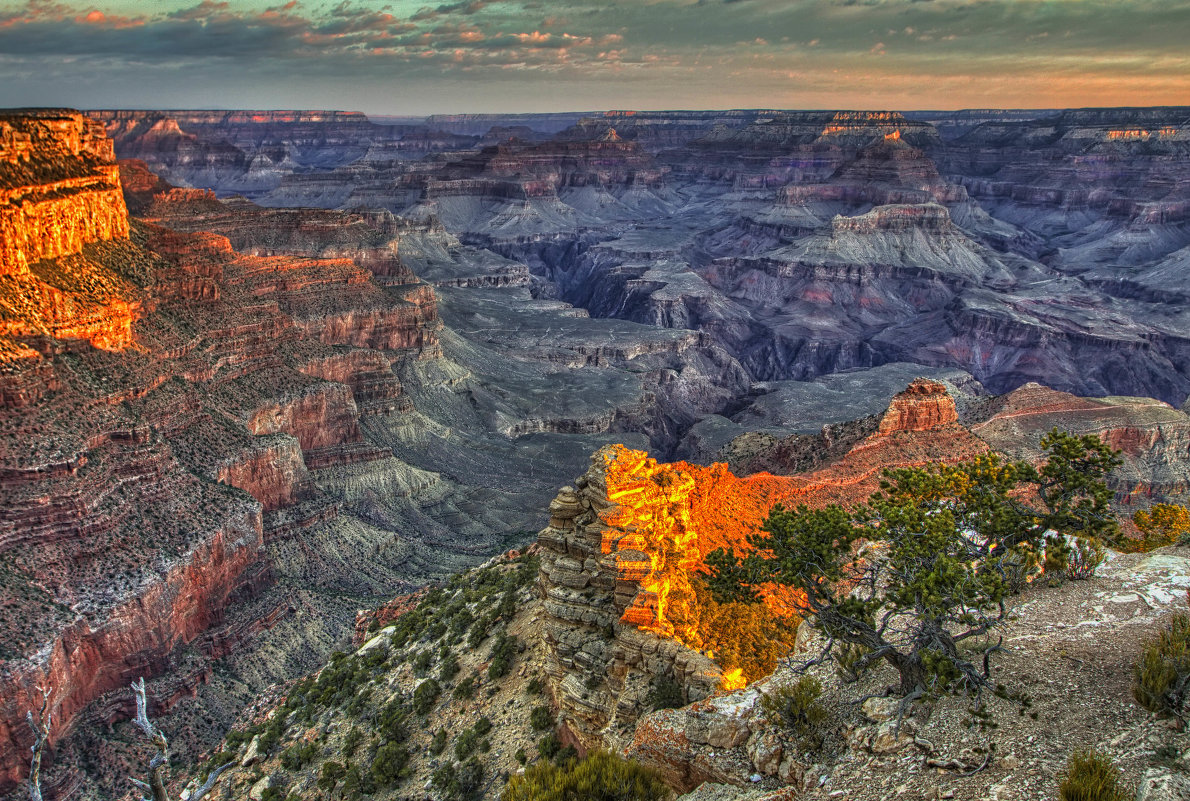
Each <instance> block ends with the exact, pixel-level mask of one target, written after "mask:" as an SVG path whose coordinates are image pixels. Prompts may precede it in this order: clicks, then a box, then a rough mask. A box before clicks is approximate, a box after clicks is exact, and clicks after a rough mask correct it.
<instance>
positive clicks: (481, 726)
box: [471, 715, 492, 737]
mask: <svg viewBox="0 0 1190 801" xmlns="http://www.w3.org/2000/svg"><path fill="white" fill-rule="evenodd" d="M471 728H472V729H474V730H475V733H476V734H478V735H479V736H480V737H482V736H483V735H485V734H487V733H488V732H490V731H491V730H492V720H491V718H489V717H487V716H486V715H485V716H484V717H482V718H480V719H479V720H477V721H475V725H474V726H472V727H471Z"/></svg>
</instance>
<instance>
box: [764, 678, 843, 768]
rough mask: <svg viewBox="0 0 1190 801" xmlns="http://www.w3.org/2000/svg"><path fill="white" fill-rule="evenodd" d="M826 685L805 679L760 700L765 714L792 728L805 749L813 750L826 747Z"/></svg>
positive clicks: (783, 687) (770, 693) (780, 688)
mask: <svg viewBox="0 0 1190 801" xmlns="http://www.w3.org/2000/svg"><path fill="white" fill-rule="evenodd" d="M821 695H822V683H821V682H819V681H818V679H816V678H814V677H813V676H802V677H800V678H799V679H798V680H797V681H796V682H794V683H793V684H786V685H784V686H782V687H778V688H776V689H774V690H773V691H772V692H769V693H766V694H765V695H764V696H763V697H762V698H761V700H760V703H761V706H762V707H764V711H765V712H767V713H769V715H770V716H772V717H773V718H775V719H777V720H778V721H780V722H781V723H783V724H785V725H786V726H787V727H789V728H790V729H791V730H792V731H793V732H794V734H796V735H797V737H798V740H799V742H801V744H802V747H803V748H806V749H810V750H813V749H815V748H817V747H818V746H820V745H821V744H822V733H821V727H822V723H823V722H824V721H825V720H826V719H827V716H828V713H827V711H826V708H825V707H823V705H822V703H821V701H820V700H819V697H820V696H821Z"/></svg>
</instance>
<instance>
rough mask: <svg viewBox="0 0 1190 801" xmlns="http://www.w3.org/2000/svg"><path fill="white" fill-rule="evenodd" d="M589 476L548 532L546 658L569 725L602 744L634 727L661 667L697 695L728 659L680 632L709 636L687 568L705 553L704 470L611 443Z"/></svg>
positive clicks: (561, 497) (557, 509) (541, 537)
mask: <svg viewBox="0 0 1190 801" xmlns="http://www.w3.org/2000/svg"><path fill="white" fill-rule="evenodd" d="M655 477H656V478H657V481H656V482H655V481H654V478H655ZM577 484H578V485H579V486H578V489H575V488H572V487H566V488H563V489H562V491H561V492H559V493H558V497H557V498H555V499H554V501H553V502H552V503H551V504H550V524H549V526H548V527H547V528H546V529H544V530H543V531H542V532H540V533H539V534H538V540H537V541H538V543H539V544H540V545H541V547H542V552H541V560H542V561H541V587H542V591H543V593H544V595H545V609H546V614H547V623H546V629H545V639H546V643H547V647H548V650H549V653H550V655H551V657H552V659H550V660H549V661H548V662H547V665H546V670H547V672H548V674H549V676H550V678H551V679H552V686H553V688H554V696H555V700H556V701H557V702H558V704H559V706H560V707H561V708H562V710H563V725H564V726H565V727H566V728H567V730H568V731H569V732H570V734H571V735H572V736H573V737H574V738H575V739H576V740H577V741H578V742H579V743H581V744H582V746H583V747H584V748H595V747H601V746H602V745H604V744H612V743H616V742H618V740H619V739H621V738H623V737H625V736H627V735H628V734H629V732H631V730H632V727H633V724H634V723H635V720H636V717H637V715H639V714H640V710H641V709H643V708H644V706H645V703H644V699H645V696H646V695H647V694H648V693H649V691H650V689H651V687H652V684H653V681H654V680H655V679H657V678H660V677H666V676H668V677H672V678H673V679H674V680H676V681H678V682H680V683H681V684H682V685H683V687H684V692H685V694H686V695H687V696H688V697H689V699H690V700H697V699H699V698H705V697H706V696H708V695H710V694H711V693H712V692H714V691H716V690H717V689H718V687H719V684H720V681H721V680H722V671H721V670H720V669H719V668H718V666H717V665H715V663H714V662H713V661H712V660H710V659H709V658H707V657H706V656H704V655H703V654H701V653H699V652H698V651H695V650H692V649H690V648H688V647H686V646H684V645H683V644H682V641H681V639H676V638H675V636H676V637H681V636H683V635H684V636H685V637H686V638H687V639H689V638H690V637H691V636H694V637H695V638H697V634H696V633H695V632H694V631H693V629H692V623H693V622H694V621H692V620H691V617H690V609H689V604H690V603H691V601H692V600H693V592H692V591H691V589H690V585H689V579H688V575H687V569H688V568H690V567H693V565H694V564H696V563H697V561H698V560H699V554H698V551H697V549H696V548H695V547H694V545H695V543H694V540H695V538H696V536H697V535H696V533H695V532H694V531H693V530H692V529H691V528H690V527H689V522H690V519H689V494H690V492H691V490H693V489H694V486H695V484H694V480H693V479H692V478H691V477H690V476H689V475H683V474H682V473H681V471H679V470H675V469H672V468H671V467H670V466H661V467H660V468H659V467H658V465H657V463H656V462H655V461H654V460H652V459H648V458H647V457H646V455H645V454H644V453H641V452H639V451H630V450H628V449H626V448H623V447H622V446H621V447H617V446H610V447H608V448H604V449H603V450H601V451H599V452H598V453H597V454H595V456H594V457H592V466H591V469H590V470H589V471H588V472H587V473H586V475H584V476H582V477H581V478H580V479H579V480H578V482H577ZM592 685H594V688H593V687H592Z"/></svg>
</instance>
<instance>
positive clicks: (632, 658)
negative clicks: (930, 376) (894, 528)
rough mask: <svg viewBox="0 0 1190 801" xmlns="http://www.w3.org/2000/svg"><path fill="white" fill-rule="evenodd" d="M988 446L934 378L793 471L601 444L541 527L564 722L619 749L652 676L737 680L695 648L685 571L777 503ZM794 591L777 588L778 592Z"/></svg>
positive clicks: (696, 690) (708, 686)
mask: <svg viewBox="0 0 1190 801" xmlns="http://www.w3.org/2000/svg"><path fill="white" fill-rule="evenodd" d="M985 449H986V446H985V445H983V443H982V442H980V441H979V440H978V439H977V438H976V437H974V436H972V435H971V434H970V433H968V432H967V431H966V430H965V429H964V428H962V427H961V426H959V425H958V424H957V416H956V412H955V405H954V401H953V399H952V398H951V397H950V395H949V394H948V393H947V391H946V389H945V387H944V386H943V385H942V384H940V383H938V382H935V381H926V380H919V381H916V382H914V383H913V384H911V385H910V386H909V387H908V388H907V389H906V390H905V391H904V392H902V393H900V394H899V395H897V396H896V397H895V398H894V399H893V402H892V404H891V406H890V408H889V410H888V412H887V413H886V415H885V417H884V420H883V422H882V424H881V426H880V429H879V431H878V432H876V433H874V434H872V435H871V436H869V437H866V438H865V439H863V440H861V441H859V442H858V443H857V444H856V445H855V446H854V447H853V448H852V449H851V450H850V451H849V452H848V453H846V454H845V455H844V456H842V458H839V459H837V460H835V461H833V462H831V463H829V464H828V465H826V466H824V467H823V468H821V469H819V470H816V471H814V472H811V473H805V474H802V475H798V476H773V475H770V474H767V473H760V474H756V475H752V476H746V477H737V476H734V475H732V474H731V473H730V472H729V471H728V470H727V466H726V465H724V464H716V465H713V466H711V467H702V466H699V465H692V464H687V463H685V462H676V463H672V464H659V463H658V462H657V461H656V460H654V459H651V458H649V457H648V455H647V454H645V453H643V452H641V451H635V450H630V449H628V448H625V447H623V446H608V447H605V448H603V449H601V450H600V451H599V452H597V453H596V454H595V455H594V456H593V457H592V459H591V468H590V469H589V470H588V471H587V472H586V473H585V474H584V475H583V476H580V477H579V478H578V479H577V480H576V482H575V485H574V486H573V487H564V488H563V489H562V490H561V491H560V492H559V493H558V496H557V497H556V498H555V499H554V501H553V502H552V503H551V504H550V523H549V526H548V527H546V528H545V529H544V530H542V531H541V532H540V533H539V534H538V543H539V544H540V546H541V547H542V552H541V560H542V561H541V588H542V592H543V597H544V603H545V611H546V615H547V623H546V628H545V639H546V644H547V652H548V655H549V658H548V659H547V663H546V670H547V672H548V673H549V675H550V677H551V679H552V680H553V682H552V686H553V688H554V691H555V700H556V701H557V702H558V705H559V706H560V707H561V710H562V716H563V722H564V725H565V726H566V727H567V730H568V731H569V732H570V733H571V734H572V735H573V736H574V738H575V739H576V740H577V741H578V742H580V743H582V745H583V746H584V747H586V748H593V747H614V748H625V747H627V744H628V743H629V742H631V738H632V730H633V728H634V726H635V722H636V719H637V717H638V716H639V715H640V714H641V713H642V711H643V710H645V709H646V708H647V704H646V703H645V697H646V695H647V694H648V692H649V690H650V689H651V688H652V686H653V683H654V682H655V680H657V679H658V678H662V677H669V678H672V679H674V680H676V681H678V682H679V683H680V684H681V685H682V686H683V688H684V693H685V698H686V700H687V701H697V700H701V699H704V698H707V697H708V696H709V695H711V694H712V693H714V692H717V691H718V690H720V689H724V688H726V689H732V688H735V687H738V686H742V681H741V680H740V677H739V676H738V675H736V674H734V673H731V674H727V675H725V674H724V672H723V670H722V669H721V668H720V667H719V666H718V665H717V664H716V663H715V662H714V660H713V659H712V658H710V657H708V656H707V655H706V654H705V653H703V652H702V650H701V649H702V647H703V643H702V641H701V639H700V635H699V631H698V619H699V618H698V616H699V608H698V602H697V600H696V598H695V592H694V589H693V588H692V586H691V581H692V580H693V579H694V576H695V572H696V571H698V570H700V569H701V564H702V560H703V558H704V557H705V556H706V554H707V553H709V552H710V551H713V550H715V549H717V548H722V547H727V548H735V549H743V550H746V549H747V548H748V547H749V546H748V544H747V541H746V537H747V534H748V533H750V532H752V531H755V530H756V529H757V528H758V527H759V526H760V524H761V522H762V521H763V519H764V517H765V516H766V515H767V514H768V512H769V510H770V509H771V508H772V506H773V505H774V504H777V503H784V504H786V505H793V504H799V503H807V504H810V505H820V504H826V503H838V502H842V503H853V502H858V501H861V500H865V499H866V498H867V497H868V495H869V494H871V493H872V492H873V491H875V490H876V489H877V486H878V483H879V478H880V473H881V471H882V470H884V469H885V468H889V467H895V466H904V465H911V464H920V463H922V462H926V461H955V460H959V459H963V458H966V457H969V456H971V455H974V454H976V453H980V452H982V451H983V450H985ZM790 600H792V599H791V598H787V597H785V596H784V595H781V594H777V595H775V596H773V597H772V598H771V599H770V603H772V604H773V605H775V606H777V607H781V606H782V605H784V604H785V603H788V602H789V601H790ZM604 676H606V680H603V679H602V677H604Z"/></svg>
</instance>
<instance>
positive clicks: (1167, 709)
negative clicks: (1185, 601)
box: [1132, 614, 1190, 723]
mask: <svg viewBox="0 0 1190 801" xmlns="http://www.w3.org/2000/svg"><path fill="white" fill-rule="evenodd" d="M1132 694H1133V696H1135V698H1136V701H1137V703H1139V704H1140V705H1141V706H1143V707H1144V708H1145V709H1147V710H1149V711H1150V712H1155V713H1157V714H1159V715H1162V716H1165V717H1176V718H1178V719H1179V720H1181V721H1182V722H1183V723H1184V722H1185V720H1186V707H1187V700H1188V696H1190V615H1187V614H1178V615H1174V616H1173V619H1172V620H1170V622H1169V625H1167V626H1166V627H1165V628H1164V629H1163V630H1162V631H1160V632H1159V633H1158V634H1157V636H1156V637H1154V638H1153V639H1152V640H1151V641H1149V642H1148V643H1147V644H1146V645H1145V646H1144V648H1143V650H1142V651H1141V655H1140V660H1139V661H1138V662H1137V664H1136V667H1135V669H1134V671H1133V682H1132Z"/></svg>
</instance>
